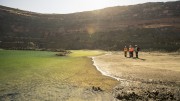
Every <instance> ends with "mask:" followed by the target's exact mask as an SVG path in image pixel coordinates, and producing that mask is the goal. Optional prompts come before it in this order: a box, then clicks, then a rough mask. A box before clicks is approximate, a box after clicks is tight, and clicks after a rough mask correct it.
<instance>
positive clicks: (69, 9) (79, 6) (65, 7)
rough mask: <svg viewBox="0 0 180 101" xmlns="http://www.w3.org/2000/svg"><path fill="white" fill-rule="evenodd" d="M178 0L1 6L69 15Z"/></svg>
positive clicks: (41, 1)
mask: <svg viewBox="0 0 180 101" xmlns="http://www.w3.org/2000/svg"><path fill="white" fill-rule="evenodd" d="M167 1H177V0H0V5H3V6H7V7H12V8H18V9H21V10H26V11H32V12H38V13H58V14H67V13H74V12H82V11H91V10H95V9H102V8H106V7H112V6H123V5H133V4H139V3H145V2H167Z"/></svg>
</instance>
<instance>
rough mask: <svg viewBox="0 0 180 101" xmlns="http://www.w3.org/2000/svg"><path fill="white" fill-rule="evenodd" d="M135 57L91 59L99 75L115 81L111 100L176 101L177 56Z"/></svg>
mask: <svg viewBox="0 0 180 101" xmlns="http://www.w3.org/2000/svg"><path fill="white" fill-rule="evenodd" d="M139 57H140V58H139V59H136V58H125V57H123V53H122V52H114V53H113V52H109V53H108V54H106V55H101V56H97V57H94V58H93V59H94V61H95V65H96V66H97V67H98V69H99V70H100V71H101V72H103V74H105V75H109V76H112V77H114V78H116V79H118V80H119V82H120V84H119V85H118V86H116V87H115V88H114V93H113V96H114V98H115V99H114V100H160V101H162V100H177V101H178V100H180V54H179V53H159V52H152V53H150V52H140V55H139Z"/></svg>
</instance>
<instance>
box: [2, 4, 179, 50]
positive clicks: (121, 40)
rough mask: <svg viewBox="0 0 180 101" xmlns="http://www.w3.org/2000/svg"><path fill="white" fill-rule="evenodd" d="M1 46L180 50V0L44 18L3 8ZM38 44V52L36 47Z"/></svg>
mask: <svg viewBox="0 0 180 101" xmlns="http://www.w3.org/2000/svg"><path fill="white" fill-rule="evenodd" d="M0 23H1V26H0V47H1V48H11V49H12V48H13V49H28V48H30V47H31V48H64V49H105V50H118V49H121V48H122V47H124V45H129V44H138V45H140V46H141V47H142V48H143V49H165V50H178V49H179V48H180V1H176V2H167V3H161V2H159V3H145V4H139V5H131V6H119V7H110V8H105V9H101V10H95V11H88V12H81V13H73V14H39V13H34V12H27V11H21V10H18V9H13V8H8V7H3V6H0ZM32 44H33V47H32Z"/></svg>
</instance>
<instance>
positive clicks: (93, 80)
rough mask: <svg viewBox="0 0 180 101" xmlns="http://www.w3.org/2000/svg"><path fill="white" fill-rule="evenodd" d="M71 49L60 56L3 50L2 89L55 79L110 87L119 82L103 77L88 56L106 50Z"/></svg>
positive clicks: (0, 69) (73, 83)
mask: <svg viewBox="0 0 180 101" xmlns="http://www.w3.org/2000/svg"><path fill="white" fill-rule="evenodd" d="M71 52H72V53H71V54H69V55H67V56H63V57H59V56H56V55H55V54H57V52H46V51H17V50H0V81H1V82H0V88H3V87H4V86H5V85H10V86H12V87H13V86H15V85H16V86H18V85H24V84H26V85H30V84H32V83H35V82H38V83H39V84H43V83H47V82H53V83H56V84H61V83H67V84H71V85H74V86H78V87H92V86H99V87H101V88H102V89H104V90H110V89H112V87H113V86H114V85H116V84H117V81H116V80H114V79H111V78H109V77H105V76H102V75H101V73H100V72H99V71H97V70H96V68H95V67H94V66H93V65H92V64H93V62H92V61H91V58H89V57H88V56H94V55H100V54H103V51H90V50H72V51H71Z"/></svg>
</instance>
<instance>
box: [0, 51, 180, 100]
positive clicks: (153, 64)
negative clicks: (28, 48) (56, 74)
mask: <svg viewBox="0 0 180 101" xmlns="http://www.w3.org/2000/svg"><path fill="white" fill-rule="evenodd" d="M139 57H140V58H139V59H136V58H126V57H124V55H123V52H108V53H107V54H105V55H100V56H95V57H93V58H92V60H93V62H94V65H95V66H96V68H97V69H98V70H99V71H100V72H101V73H102V74H103V75H105V76H110V77H112V78H115V79H117V80H118V83H119V84H118V85H117V86H115V87H114V89H113V90H112V91H104V90H103V89H101V88H102V87H100V89H99V88H98V87H79V86H78V85H77V86H76V85H75V84H73V83H68V82H66V81H59V82H57V80H56V79H46V77H44V76H40V75H39V74H38V75H39V76H38V75H37V76H35V77H36V78H35V77H30V78H32V79H31V80H29V79H27V80H20V81H17V82H16V81H14V82H13V83H11V82H9V83H6V84H3V83H1V82H0V87H1V88H0V101H179V100H180V54H179V53H160V52H140V53H139ZM96 68H95V67H94V69H95V71H96ZM102 84H103V79H102Z"/></svg>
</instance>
